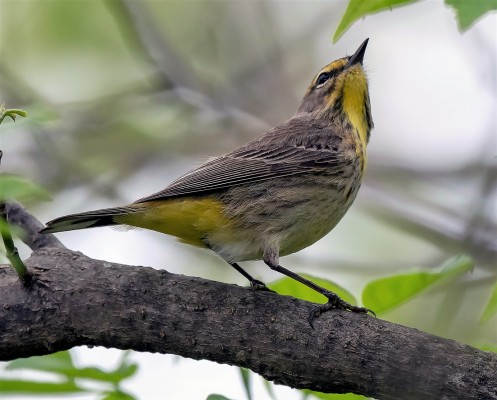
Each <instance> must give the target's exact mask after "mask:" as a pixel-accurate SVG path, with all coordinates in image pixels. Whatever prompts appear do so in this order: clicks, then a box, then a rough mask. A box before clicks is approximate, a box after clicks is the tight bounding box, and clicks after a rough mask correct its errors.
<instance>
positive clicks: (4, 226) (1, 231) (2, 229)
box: [0, 217, 25, 238]
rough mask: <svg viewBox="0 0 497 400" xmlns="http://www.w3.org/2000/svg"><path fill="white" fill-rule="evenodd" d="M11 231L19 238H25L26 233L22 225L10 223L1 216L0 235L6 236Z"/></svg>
mask: <svg viewBox="0 0 497 400" xmlns="http://www.w3.org/2000/svg"><path fill="white" fill-rule="evenodd" d="M9 232H10V233H11V234H12V235H15V236H17V237H18V238H23V237H24V235H25V232H24V230H23V229H22V228H21V227H20V226H17V225H11V224H8V223H7V222H5V220H4V219H3V218H2V217H0V235H2V236H5V234H8V233H9Z"/></svg>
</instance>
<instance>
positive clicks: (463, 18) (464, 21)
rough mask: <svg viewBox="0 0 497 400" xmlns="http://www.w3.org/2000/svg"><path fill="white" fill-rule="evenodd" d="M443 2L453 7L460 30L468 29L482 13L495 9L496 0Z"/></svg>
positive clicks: (447, 0)
mask: <svg viewBox="0 0 497 400" xmlns="http://www.w3.org/2000/svg"><path fill="white" fill-rule="evenodd" d="M445 4H446V5H447V6H449V7H452V8H454V10H455V12H456V19H457V25H458V27H459V30H460V31H461V32H464V31H466V30H468V29H469V28H470V27H471V25H473V24H474V23H475V22H476V21H477V20H478V19H479V18H481V17H482V16H483V15H484V14H486V13H488V12H490V11H492V10H497V0H445Z"/></svg>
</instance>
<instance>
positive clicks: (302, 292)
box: [268, 274, 357, 305]
mask: <svg viewBox="0 0 497 400" xmlns="http://www.w3.org/2000/svg"><path fill="white" fill-rule="evenodd" d="M300 276H301V277H303V278H306V279H309V280H311V281H313V282H314V283H316V284H317V285H319V286H321V287H323V288H325V289H328V290H331V291H332V292H333V293H336V294H337V295H339V296H340V297H341V298H342V299H343V300H345V301H346V302H348V303H350V304H352V305H356V304H357V300H356V298H355V297H354V296H353V295H352V293H350V292H349V291H348V290H347V289H344V288H343V287H341V286H339V285H337V284H336V283H333V282H331V281H329V280H326V279H321V278H316V277H314V276H311V275H307V274H300ZM268 287H269V288H270V289H272V290H274V291H275V292H277V293H279V294H282V295H285V296H293V297H297V298H299V299H303V300H307V301H311V302H313V303H322V302H323V300H325V298H324V296H323V295H321V294H319V293H317V292H316V291H314V290H312V289H310V288H308V287H307V286H305V285H303V284H302V283H300V282H297V281H296V280H295V279H292V278H288V277H285V278H281V279H278V280H277V281H274V282H272V283H269V284H268Z"/></svg>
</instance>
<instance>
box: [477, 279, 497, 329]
mask: <svg viewBox="0 0 497 400" xmlns="http://www.w3.org/2000/svg"><path fill="white" fill-rule="evenodd" d="M496 313H497V282H496V284H495V286H494V288H493V289H492V294H491V295H490V299H489V300H488V303H487V305H486V307H485V309H484V310H483V313H482V314H481V317H480V322H485V321H488V320H489V319H490V318H491V317H493V316H494V315H495V314H496Z"/></svg>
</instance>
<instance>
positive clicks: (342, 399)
mask: <svg viewBox="0 0 497 400" xmlns="http://www.w3.org/2000/svg"><path fill="white" fill-rule="evenodd" d="M302 392H304V393H305V394H308V395H311V396H313V397H315V398H318V399H321V400H364V399H367V397H364V396H361V395H358V394H354V393H345V394H334V393H321V392H313V391H312V390H303V391H302Z"/></svg>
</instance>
